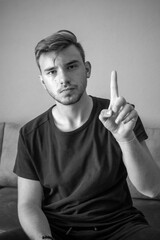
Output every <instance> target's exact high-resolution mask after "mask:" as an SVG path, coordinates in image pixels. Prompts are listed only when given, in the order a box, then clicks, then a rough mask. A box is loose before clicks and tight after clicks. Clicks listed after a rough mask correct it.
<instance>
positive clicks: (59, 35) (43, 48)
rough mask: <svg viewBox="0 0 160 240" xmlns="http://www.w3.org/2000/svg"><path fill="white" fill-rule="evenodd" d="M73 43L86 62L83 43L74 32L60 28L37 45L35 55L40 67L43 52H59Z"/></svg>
mask: <svg viewBox="0 0 160 240" xmlns="http://www.w3.org/2000/svg"><path fill="white" fill-rule="evenodd" d="M71 45H74V46H75V47H76V48H77V49H78V51H79V53H80V55H81V57H82V60H83V62H85V53H84V49H83V47H82V45H81V44H80V43H79V42H78V41H77V37H76V36H75V35H74V33H72V32H70V31H68V30H60V31H58V32H56V33H54V34H52V35H51V36H49V37H46V38H44V39H42V40H41V41H40V42H39V43H38V44H37V46H36V47H35V57H36V62H37V65H38V67H39V69H40V64H39V58H40V56H41V54H43V53H47V52H51V51H54V52H55V53H57V54H58V53H59V52H60V51H62V50H63V49H65V48H67V47H69V46H71ZM40 71H41V69H40Z"/></svg>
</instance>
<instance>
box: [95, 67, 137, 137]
mask: <svg viewBox="0 0 160 240" xmlns="http://www.w3.org/2000/svg"><path fill="white" fill-rule="evenodd" d="M110 97H111V99H110V105H109V108H108V109H103V110H102V111H101V113H100V115H99V119H100V121H101V122H102V123H103V125H104V126H105V128H107V129H108V130H109V131H110V132H111V133H112V134H113V136H114V137H115V138H116V140H117V141H119V142H123V141H130V140H131V139H133V136H134V133H133V129H134V127H135V124H136V121H137V118H138V114H137V111H136V110H135V109H134V107H133V106H132V105H131V104H128V103H127V102H126V100H125V98H124V97H121V96H119V94H118V83H117V72H116V71H113V72H112V73H111V83H110Z"/></svg>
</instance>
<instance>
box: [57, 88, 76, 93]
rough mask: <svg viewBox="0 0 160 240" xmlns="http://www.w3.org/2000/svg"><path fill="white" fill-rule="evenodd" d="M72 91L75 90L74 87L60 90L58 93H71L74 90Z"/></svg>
mask: <svg viewBox="0 0 160 240" xmlns="http://www.w3.org/2000/svg"><path fill="white" fill-rule="evenodd" d="M74 89H75V88H74V87H68V88H64V89H62V90H61V91H60V93H62V92H69V91H72V90H74Z"/></svg>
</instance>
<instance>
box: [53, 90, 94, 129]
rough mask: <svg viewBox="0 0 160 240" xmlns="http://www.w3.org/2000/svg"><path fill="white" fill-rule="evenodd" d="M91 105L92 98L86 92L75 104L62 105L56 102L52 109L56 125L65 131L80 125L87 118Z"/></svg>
mask: <svg viewBox="0 0 160 240" xmlns="http://www.w3.org/2000/svg"><path fill="white" fill-rule="evenodd" d="M92 105H93V103H92V99H91V98H90V97H89V96H88V95H87V94H86V93H84V94H83V96H82V97H81V99H80V100H79V101H78V102H77V103H75V104H72V105H62V104H60V103H57V104H56V106H55V107H54V108H53V110H52V114H53V118H54V122H55V124H56V126H57V127H58V128H59V129H60V130H62V131H65V132H69V131H73V130H75V129H77V128H79V127H81V126H82V125H83V124H84V123H85V122H86V121H87V120H88V118H89V116H90V113H91V111H92Z"/></svg>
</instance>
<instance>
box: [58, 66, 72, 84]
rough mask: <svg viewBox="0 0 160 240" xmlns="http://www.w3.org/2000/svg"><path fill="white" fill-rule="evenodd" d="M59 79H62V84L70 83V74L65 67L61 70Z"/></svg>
mask: <svg viewBox="0 0 160 240" xmlns="http://www.w3.org/2000/svg"><path fill="white" fill-rule="evenodd" d="M59 79H60V83H61V85H66V84H69V83H70V80H69V76H68V74H67V72H66V71H65V70H63V69H61V70H60V71H59Z"/></svg>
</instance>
